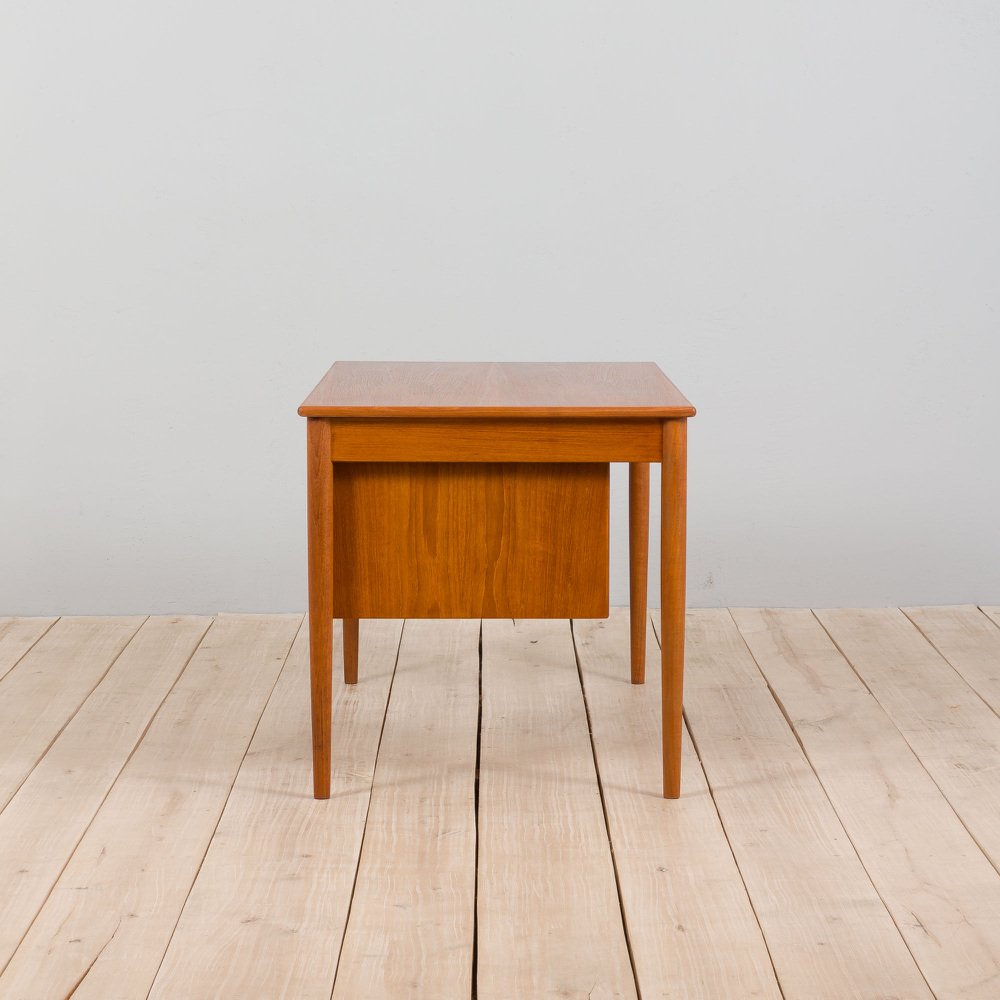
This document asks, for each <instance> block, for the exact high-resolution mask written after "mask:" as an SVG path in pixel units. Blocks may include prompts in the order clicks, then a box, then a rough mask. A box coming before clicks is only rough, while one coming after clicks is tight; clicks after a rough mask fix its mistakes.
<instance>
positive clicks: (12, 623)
mask: <svg viewBox="0 0 1000 1000" xmlns="http://www.w3.org/2000/svg"><path fill="white" fill-rule="evenodd" d="M55 622H56V619H55V618H0V680H2V679H3V678H4V676H5V675H6V674H7V672H8V671H9V670H10V669H11V668H12V667H13V666H14V664H15V663H17V661H18V660H20V659H21V657H22V656H24V654H25V653H27V652H28V650H29V649H31V647H32V646H34V644H35V643H36V642H38V640H39V639H41V637H42V636H43V635H45V633H46V632H48V630H49V629H50V628H52V626H53V625H54V624H55Z"/></svg>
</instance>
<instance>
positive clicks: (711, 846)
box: [573, 608, 781, 1000]
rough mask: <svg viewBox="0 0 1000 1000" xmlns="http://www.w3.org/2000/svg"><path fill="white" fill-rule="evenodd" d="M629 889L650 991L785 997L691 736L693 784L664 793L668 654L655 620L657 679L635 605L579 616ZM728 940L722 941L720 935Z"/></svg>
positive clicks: (685, 781)
mask: <svg viewBox="0 0 1000 1000" xmlns="http://www.w3.org/2000/svg"><path fill="white" fill-rule="evenodd" d="M573 632H574V636H575V639H576V648H577V653H578V656H579V660H580V670H581V673H582V676H583V681H584V686H585V689H586V698H587V704H588V706H589V713H590V721H591V726H592V729H593V740H594V749H595V752H596V756H597V764H598V770H599V772H600V779H601V786H602V788H603V791H604V803H605V807H606V810H607V816H608V825H609V827H610V831H611V842H612V844H613V846H614V857H615V864H616V866H617V869H618V878H619V882H620V886H621V901H622V906H623V910H624V913H625V922H626V925H627V927H628V935H629V940H630V942H631V947H632V957H633V960H634V963H635V971H636V978H637V980H638V985H639V990H640V993H641V995H642V997H643V1000H654V998H658V1000H667V998H669V1000H704V998H709V997H720V998H723V997H726V998H728V997H738V998H740V1000H754V998H766V1000H780V997H781V994H780V992H779V990H778V984H777V982H776V980H775V977H774V969H773V968H772V966H771V960H770V957H769V956H768V953H767V947H766V946H765V944H764V938H763V936H762V934H761V931H760V927H759V926H758V924H757V918H756V917H755V916H754V912H753V908H752V907H751V905H750V900H749V899H748V897H747V893H746V887H745V886H744V885H743V880H742V878H741V877H740V873H739V869H738V868H737V867H736V862H735V860H734V859H733V855H732V852H731V851H730V849H729V844H728V842H727V840H726V835H725V832H724V831H723V829H722V824H721V823H720V822H719V816H718V813H717V812H716V809H715V803H714V802H713V801H712V797H711V794H710V793H709V789H708V783H707V781H706V780H705V775H704V772H703V771H702V768H701V763H700V762H699V760H698V758H697V756H696V755H695V753H694V748H693V747H692V745H691V740H690V737H689V736H688V734H687V732H686V731H685V734H684V758H683V763H682V788H683V790H684V794H683V795H682V796H681V798H680V799H678V800H676V801H668V800H666V799H664V798H663V796H662V787H663V777H662V765H661V757H660V662H659V660H660V656H659V652H660V651H659V647H658V646H657V645H656V640H655V637H654V635H653V631H652V627H651V626H650V627H649V628H648V632H649V635H648V636H647V641H646V682H645V684H643V685H635V684H632V683H631V682H630V680H629V672H628V664H627V660H626V658H625V657H624V656H623V651H626V650H627V649H628V646H629V615H628V611H627V610H626V609H624V608H615V609H613V610H612V614H611V617H610V618H609V619H608V620H607V621H574V622H573ZM722 942H724V946H723V947H720V943H722Z"/></svg>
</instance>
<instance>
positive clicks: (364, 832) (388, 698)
mask: <svg viewBox="0 0 1000 1000" xmlns="http://www.w3.org/2000/svg"><path fill="white" fill-rule="evenodd" d="M405 632H406V621H405V619H404V621H403V624H402V627H401V628H400V630H399V642H398V643H397V645H396V659H395V660H394V661H393V664H392V677H390V678H389V689H388V691H387V692H386V696H385V708H384V709H383V711H382V726H381V728H380V729H379V733H378V745H377V746H376V748H375V759H374V761H373V763H372V783H371V785H370V786H369V787H368V807H367V808H366V809H365V824H364V827H363V828H362V831H361V840H360V842H359V843H358V856H357V858H356V859H355V862H354V879H353V880H352V882H351V898H350V901H349V902H348V904H347V916H346V918H345V920H344V932H343V934H341V936H340V944H339V946H338V948H337V966H336V969H335V971H334V974H333V982H332V983H331V984H330V997H331V998H332V997H333V993H334V990H336V988H337V976H338V975H339V974H340V959H341V957H342V956H343V954H344V942H345V941H346V940H347V928H348V927H349V926H350V924H351V909H352V908H353V906H354V893H355V891H356V890H357V887H358V873H359V872H360V871H361V855H362V854H363V853H364V849H365V837H366V836H367V834H368V817H369V815H370V814H371V808H372V795H373V794H374V792H375V772H376V771H377V770H378V758H379V753H380V752H381V750H382V737H383V736H384V735H385V720H386V719H387V718H388V717H389V704H390V702H391V701H392V687H393V684H394V683H395V681H396V668H397V667H398V666H399V653H400V650H401V649H402V648H403V635H404V634H405Z"/></svg>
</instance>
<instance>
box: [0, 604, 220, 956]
mask: <svg viewBox="0 0 1000 1000" xmlns="http://www.w3.org/2000/svg"><path fill="white" fill-rule="evenodd" d="M210 624H211V619H210V618H174V617H171V618H166V617H156V618H147V619H146V622H145V624H144V625H143V626H142V628H140V629H139V631H138V633H137V634H136V635H135V637H134V638H133V639H132V641H131V642H130V643H129V644H128V646H127V647H126V648H125V650H124V652H123V653H122V654H121V655H120V656H119V657H118V659H117V660H115V662H114V664H113V665H112V666H111V669H110V670H108V672H107V674H105V676H104V678H103V680H102V681H101V682H100V684H98V685H97V687H96V688H95V689H94V691H93V693H92V694H91V695H90V697H89V698H88V699H87V700H86V701H85V702H84V703H83V705H82V706H81V708H80V710H79V711H78V712H77V713H76V715H74V716H73V718H72V719H71V720H70V721H69V722H68V723H67V725H66V727H65V728H64V729H63V731H62V732H61V733H60V734H59V736H58V737H57V738H56V740H55V742H54V743H53V744H52V746H51V747H50V748H49V750H48V752H47V753H46V754H45V756H44V757H43V758H42V759H41V760H40V761H39V763H38V765H37V766H36V767H35V769H34V770H33V771H32V772H31V774H29V775H28V777H27V778H26V779H25V781H24V784H22V785H21V787H20V788H19V789H18V790H17V793H16V794H15V795H14V797H13V798H12V799H11V800H10V802H9V803H8V804H7V807H6V808H5V809H4V810H3V812H0V886H3V891H2V892H0V970H2V969H3V968H4V967H5V966H6V965H7V963H8V961H10V957H11V955H13V954H14V950H15V949H16V948H17V945H18V943H19V942H20V940H21V938H22V937H23V936H24V933H25V932H26V931H27V929H28V927H29V926H30V924H31V921H32V920H34V918H35V914H37V913H38V911H39V909H40V908H41V905H42V903H43V902H44V901H45V897H46V896H47V895H48V892H49V890H50V889H51V888H52V886H53V885H54V884H55V882H56V879H58V877H59V873H60V872H61V871H62V868H63V865H65V864H66V862H67V861H68V860H69V857H70V855H71V854H72V853H73V850H74V848H75V847H76V845H77V842H78V841H79V840H80V837H81V836H82V835H83V833H84V831H85V830H86V829H87V825H88V824H89V823H90V821H91V820H92V819H93V817H94V814H95V813H96V812H97V810H98V808H99V807H100V805H101V803H102V802H103V801H104V797H105V795H107V793H108V790H109V789H110V788H111V786H112V784H113V783H114V781H115V779H116V778H117V777H118V773H119V772H120V771H121V769H122V767H123V766H124V764H125V761H126V760H127V759H128V756H129V754H130V753H131V752H132V751H133V750H134V749H135V747H136V746H137V745H138V743H139V741H140V740H141V739H142V736H143V733H144V732H145V729H146V726H147V725H148V723H149V721H150V719H152V717H153V713H154V712H155V711H156V710H157V708H158V707H159V705H160V702H162V701H163V699H164V698H165V697H166V695H167V692H168V691H169V690H170V687H171V685H172V684H173V683H174V681H175V680H176V679H177V677H178V675H179V674H180V672H181V671H182V670H183V669H184V667H185V665H186V664H187V662H188V660H189V659H190V657H191V654H192V653H193V652H194V650H195V648H196V647H197V645H198V643H199V641H200V640H201V637H202V636H203V635H204V634H205V631H206V629H207V628H208V627H209V625H210ZM70 669H72V668H70Z"/></svg>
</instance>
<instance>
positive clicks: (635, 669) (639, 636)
mask: <svg viewBox="0 0 1000 1000" xmlns="http://www.w3.org/2000/svg"><path fill="white" fill-rule="evenodd" d="M648 592H649V464H648V463H646V462H632V463H630V464H629V467H628V594H629V611H630V612H631V617H632V621H631V628H630V629H629V670H630V674H631V677H632V683H633V684H642V683H643V681H644V680H645V679H646V629H647V628H648V627H649V622H648V621H647V620H646V598H647V595H648Z"/></svg>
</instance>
